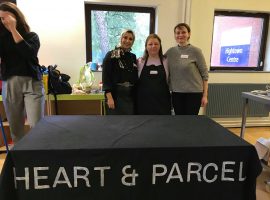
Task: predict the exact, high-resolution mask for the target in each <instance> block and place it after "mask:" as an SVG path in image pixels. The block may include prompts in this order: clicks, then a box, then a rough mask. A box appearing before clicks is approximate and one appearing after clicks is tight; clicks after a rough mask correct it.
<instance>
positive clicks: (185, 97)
mask: <svg viewBox="0 0 270 200" xmlns="http://www.w3.org/2000/svg"><path fill="white" fill-rule="evenodd" d="M190 34H191V33H190V27H189V25H187V24H185V23H180V24H177V25H176V26H175V28H174V37H175V40H176V42H177V46H175V47H172V48H170V49H169V50H168V51H167V52H166V56H167V58H168V65H169V70H170V89H171V91H172V105H173V108H174V112H175V114H176V115H197V114H198V113H199V110H200V107H201V106H202V107H204V106H206V105H207V102H208V100H207V95H208V69H207V66H206V62H205V59H204V56H203V54H202V51H201V49H199V48H197V47H195V46H193V45H191V44H190V43H189V38H190Z"/></svg>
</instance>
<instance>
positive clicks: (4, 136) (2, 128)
mask: <svg viewBox="0 0 270 200" xmlns="http://www.w3.org/2000/svg"><path fill="white" fill-rule="evenodd" d="M0 126H1V132H2V135H3V140H4V143H5V146H6V151H7V153H8V152H9V148H8V141H7V137H6V134H5V129H4V125H3V121H2V117H1V115H0Z"/></svg>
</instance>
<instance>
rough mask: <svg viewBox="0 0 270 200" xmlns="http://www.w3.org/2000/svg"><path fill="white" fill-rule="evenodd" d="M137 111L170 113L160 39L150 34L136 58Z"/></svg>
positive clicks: (159, 113)
mask: <svg viewBox="0 0 270 200" xmlns="http://www.w3.org/2000/svg"><path fill="white" fill-rule="evenodd" d="M138 69H139V81H138V87H137V113H138V114H140V115H170V114H171V97H170V91H169V86H168V68H167V61H166V59H165V58H164V56H163V53H162V47H161V40H160V38H159V37H158V35H156V34H150V35H149V36H148V37H147V39H146V43H145V52H144V56H143V58H141V59H139V60H138Z"/></svg>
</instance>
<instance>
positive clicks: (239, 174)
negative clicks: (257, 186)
mask: <svg viewBox="0 0 270 200" xmlns="http://www.w3.org/2000/svg"><path fill="white" fill-rule="evenodd" d="M149 167H152V174H151V178H152V185H156V184H170V183H171V182H173V183H176V182H179V183H194V182H205V183H214V182H216V181H220V182H233V181H238V182H243V181H245V180H246V174H245V173H246V170H244V163H243V162H235V161H223V162H222V163H219V164H216V163H206V164H205V163H204V164H202V163H199V162H188V163H181V165H180V164H179V163H173V164H172V165H165V164H161V163H160V164H153V165H152V166H149ZM68 169H69V170H67V169H66V168H65V167H61V166H60V167H58V168H57V171H55V169H54V170H52V169H51V168H50V167H48V166H42V167H32V168H31V167H25V168H23V170H18V169H16V168H15V167H14V168H13V175H14V183H15V184H14V186H15V188H16V189H17V188H18V185H19V187H20V188H23V189H25V190H29V189H35V190H41V189H43V190H44V189H49V188H57V187H58V186H60V185H61V187H67V188H78V187H81V186H84V187H87V188H90V187H91V186H92V185H91V184H90V183H91V181H92V179H90V169H89V168H87V167H84V166H73V167H72V168H68ZM110 170H111V167H110V166H99V167H93V173H91V175H93V177H95V178H97V177H98V178H99V180H96V181H95V184H97V183H98V185H95V186H96V187H97V186H98V187H105V186H107V185H106V184H105V183H106V182H105V177H108V176H110V173H109V172H111V173H113V172H112V171H110ZM121 170H122V176H121V177H120V180H115V181H116V182H117V181H118V182H119V181H120V182H119V183H120V184H122V185H123V186H127V187H134V186H136V180H137V179H138V178H141V179H145V178H146V177H149V176H148V175H145V174H144V175H142V176H139V173H138V172H137V171H136V169H135V168H133V167H132V166H131V165H125V166H124V167H123V168H121ZM18 171H19V172H20V173H18ZM52 171H53V173H52ZM95 173H98V174H96V175H95ZM116 173H117V174H119V173H118V172H116ZM141 173H143V172H141ZM18 174H20V175H18ZM52 174H56V175H55V177H51V176H52ZM32 180H33V181H32ZM150 181H151V179H150ZM140 182H143V181H140ZM30 183H33V186H32V185H31V184H30ZM79 183H80V185H79Z"/></svg>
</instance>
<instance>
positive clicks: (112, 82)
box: [102, 30, 138, 115]
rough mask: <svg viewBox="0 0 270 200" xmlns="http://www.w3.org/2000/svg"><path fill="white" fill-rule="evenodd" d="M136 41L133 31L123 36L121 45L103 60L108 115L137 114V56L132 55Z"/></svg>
mask: <svg viewBox="0 0 270 200" xmlns="http://www.w3.org/2000/svg"><path fill="white" fill-rule="evenodd" d="M134 40H135V34H134V32H133V31H132V30H125V31H124V32H123V33H122V34H121V38H120V45H119V46H117V47H116V48H115V49H114V50H112V51H109V52H108V53H107V54H106V56H105V58H104V60H103V64H102V67H103V70H102V82H103V90H104V91H105V97H106V101H107V104H106V114H108V115H133V114H135V87H136V82H137V79H138V70H137V65H136V55H135V54H133V53H131V52H130V51H131V47H132V45H133V43H134Z"/></svg>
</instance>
